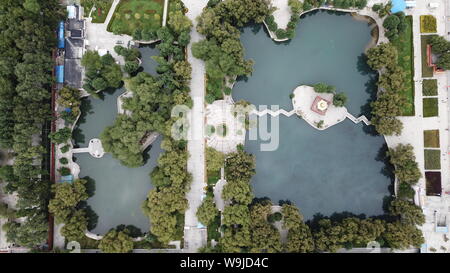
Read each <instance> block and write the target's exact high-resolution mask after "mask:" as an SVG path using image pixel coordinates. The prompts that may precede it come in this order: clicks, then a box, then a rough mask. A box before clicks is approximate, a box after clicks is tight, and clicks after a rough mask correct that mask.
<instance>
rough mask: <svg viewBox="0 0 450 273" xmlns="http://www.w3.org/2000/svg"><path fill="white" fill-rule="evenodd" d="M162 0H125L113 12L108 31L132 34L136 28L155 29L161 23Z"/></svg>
mask: <svg viewBox="0 0 450 273" xmlns="http://www.w3.org/2000/svg"><path fill="white" fill-rule="evenodd" d="M163 9H164V1H161V0H125V1H121V2H120V3H119V5H118V6H117V8H116V11H115V12H114V15H113V18H112V20H111V23H110V24H109V26H108V31H111V32H113V33H115V34H127V35H133V32H134V30H136V29H141V30H142V29H145V30H153V31H154V30H157V29H159V28H160V27H161V25H162V15H163Z"/></svg>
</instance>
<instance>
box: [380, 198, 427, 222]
mask: <svg viewBox="0 0 450 273" xmlns="http://www.w3.org/2000/svg"><path fill="white" fill-rule="evenodd" d="M389 213H390V214H391V215H392V216H398V217H400V219H401V221H402V222H403V223H405V224H410V225H419V226H420V225H423V224H424V223H425V215H424V214H423V212H422V209H421V208H420V207H419V206H416V205H415V204H414V203H413V202H410V201H406V200H400V199H395V200H393V201H392V202H391V204H390V206H389Z"/></svg>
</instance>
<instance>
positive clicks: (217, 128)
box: [205, 100, 245, 153]
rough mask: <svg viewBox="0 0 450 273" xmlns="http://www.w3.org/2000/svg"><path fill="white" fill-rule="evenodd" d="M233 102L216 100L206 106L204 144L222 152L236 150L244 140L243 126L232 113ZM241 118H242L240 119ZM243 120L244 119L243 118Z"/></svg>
mask: <svg viewBox="0 0 450 273" xmlns="http://www.w3.org/2000/svg"><path fill="white" fill-rule="evenodd" d="M233 109H234V104H231V103H227V102H226V101H225V100H217V101H215V102H214V103H213V104H209V105H208V106H207V107H206V120H207V125H206V128H205V129H206V130H205V131H206V132H205V138H206V144H207V145H208V147H212V148H214V149H216V150H218V151H220V152H222V153H231V152H235V151H236V147H237V145H239V144H244V142H245V126H244V123H243V122H240V121H239V120H240V119H239V116H235V115H234V114H233V113H234V111H233ZM241 120H242V119H241ZM244 120H245V119H244Z"/></svg>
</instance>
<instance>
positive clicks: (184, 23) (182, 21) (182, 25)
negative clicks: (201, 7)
mask: <svg viewBox="0 0 450 273" xmlns="http://www.w3.org/2000/svg"><path fill="white" fill-rule="evenodd" d="M168 25H169V27H170V28H171V29H172V30H173V31H175V32H176V33H181V32H184V31H189V30H190V29H191V28H192V22H191V20H189V18H188V17H187V16H185V15H184V14H183V13H182V12H181V11H180V10H177V11H175V12H169V21H168Z"/></svg>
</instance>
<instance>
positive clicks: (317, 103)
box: [311, 96, 331, 116]
mask: <svg viewBox="0 0 450 273" xmlns="http://www.w3.org/2000/svg"><path fill="white" fill-rule="evenodd" d="M330 104H331V102H330V101H329V100H326V99H324V98H322V97H321V96H317V97H316V98H315V99H314V101H313V103H312V105H311V110H312V111H313V112H315V113H317V114H319V115H322V116H325V114H326V112H327V110H328V107H329V106H330Z"/></svg>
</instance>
